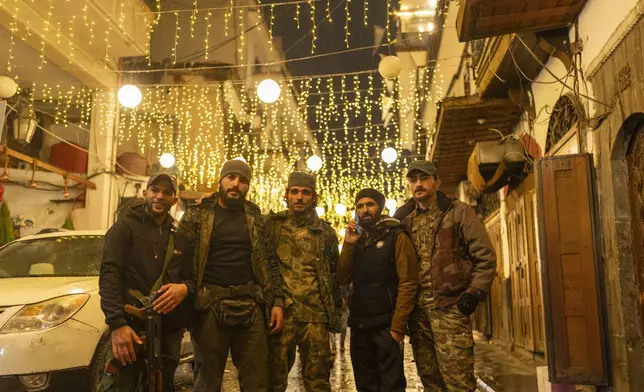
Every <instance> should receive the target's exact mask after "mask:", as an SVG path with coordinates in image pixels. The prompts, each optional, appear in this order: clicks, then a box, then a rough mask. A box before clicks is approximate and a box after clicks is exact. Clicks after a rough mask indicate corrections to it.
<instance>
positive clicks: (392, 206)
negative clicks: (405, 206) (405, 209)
mask: <svg viewBox="0 0 644 392" xmlns="http://www.w3.org/2000/svg"><path fill="white" fill-rule="evenodd" d="M385 207H387V210H388V211H389V212H393V211H396V207H398V203H397V202H396V200H395V199H387V201H386V202H385Z"/></svg>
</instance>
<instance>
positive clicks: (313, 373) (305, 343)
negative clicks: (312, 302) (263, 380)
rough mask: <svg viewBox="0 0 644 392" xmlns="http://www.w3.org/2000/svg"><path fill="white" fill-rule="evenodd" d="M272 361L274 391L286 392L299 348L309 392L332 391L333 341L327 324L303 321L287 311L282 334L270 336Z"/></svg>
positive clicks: (271, 373) (270, 361)
mask: <svg viewBox="0 0 644 392" xmlns="http://www.w3.org/2000/svg"><path fill="white" fill-rule="evenodd" d="M268 347H269V353H270V355H269V358H270V359H269V363H270V366H269V368H270V377H271V383H270V384H271V387H270V390H271V391H272V392H284V391H286V388H287V386H288V374H289V372H290V371H291V369H292V368H293V364H294V363H295V351H296V348H299V352H300V363H301V365H302V382H303V384H304V389H305V390H306V391H307V392H325V391H327V392H330V391H331V384H330V382H329V377H330V376H331V343H330V341H329V328H328V326H327V324H326V323H304V322H297V321H294V320H293V310H292V308H291V309H287V310H286V311H285V312H284V327H283V328H282V331H281V332H280V333H279V334H275V335H269V337H268Z"/></svg>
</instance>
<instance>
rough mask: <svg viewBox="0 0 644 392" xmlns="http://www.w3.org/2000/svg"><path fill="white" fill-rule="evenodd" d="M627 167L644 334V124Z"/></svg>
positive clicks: (632, 144) (634, 140)
mask: <svg viewBox="0 0 644 392" xmlns="http://www.w3.org/2000/svg"><path fill="white" fill-rule="evenodd" d="M626 167H627V170H628V188H629V199H630V207H631V239H632V243H633V262H634V263H635V269H636V271H637V275H638V276H637V280H638V283H639V298H638V299H639V305H640V306H639V307H640V319H641V321H642V324H641V327H642V329H643V330H642V332H643V333H644V124H641V125H640V126H639V127H638V128H637V129H636V131H635V133H634V134H633V136H632V137H631V142H630V143H629V147H628V152H627V154H626Z"/></svg>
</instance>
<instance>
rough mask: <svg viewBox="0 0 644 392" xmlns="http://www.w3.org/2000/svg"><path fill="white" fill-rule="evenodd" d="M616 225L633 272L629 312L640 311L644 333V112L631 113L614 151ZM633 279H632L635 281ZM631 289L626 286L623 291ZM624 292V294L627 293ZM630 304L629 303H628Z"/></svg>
mask: <svg viewBox="0 0 644 392" xmlns="http://www.w3.org/2000/svg"><path fill="white" fill-rule="evenodd" d="M611 160H612V164H613V167H612V174H613V178H612V181H613V192H614V204H615V205H614V208H615V226H616V231H617V233H619V235H618V238H617V243H616V244H615V245H616V247H617V254H618V255H619V256H620V260H619V262H620V266H621V268H623V269H624V270H627V271H632V272H633V273H632V278H631V279H632V283H633V284H632V287H631V288H630V289H631V290H632V291H633V292H632V293H630V295H628V297H631V298H630V300H629V301H628V302H629V303H630V304H632V305H631V306H628V307H630V308H631V309H632V310H631V309H628V307H625V308H624V311H625V312H628V311H634V310H635V309H633V308H637V310H638V313H639V319H640V323H639V333H640V334H641V335H640V336H642V335H644V113H638V114H634V115H631V116H630V117H629V118H628V119H626V121H624V123H623V124H622V127H621V129H620V131H619V133H618V135H617V139H616V140H615V143H614V145H613V151H612V156H611ZM631 279H629V280H631ZM624 289H626V290H628V289H629V288H626V287H624V286H623V287H622V290H624ZM623 294H624V293H623ZM625 305H627V304H625Z"/></svg>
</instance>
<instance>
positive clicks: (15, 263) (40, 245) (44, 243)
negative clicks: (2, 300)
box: [0, 235, 104, 278]
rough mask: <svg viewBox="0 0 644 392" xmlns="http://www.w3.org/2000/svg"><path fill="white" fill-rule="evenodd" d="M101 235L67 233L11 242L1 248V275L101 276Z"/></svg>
mask: <svg viewBox="0 0 644 392" xmlns="http://www.w3.org/2000/svg"><path fill="white" fill-rule="evenodd" d="M103 239H104V236H102V235H68V236H61V237H49V238H38V239H33V240H25V241H16V242H12V243H10V244H9V245H7V246H5V247H4V248H2V249H0V278H22V277H33V276H98V273H99V269H100V266H101V255H102V251H103Z"/></svg>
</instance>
